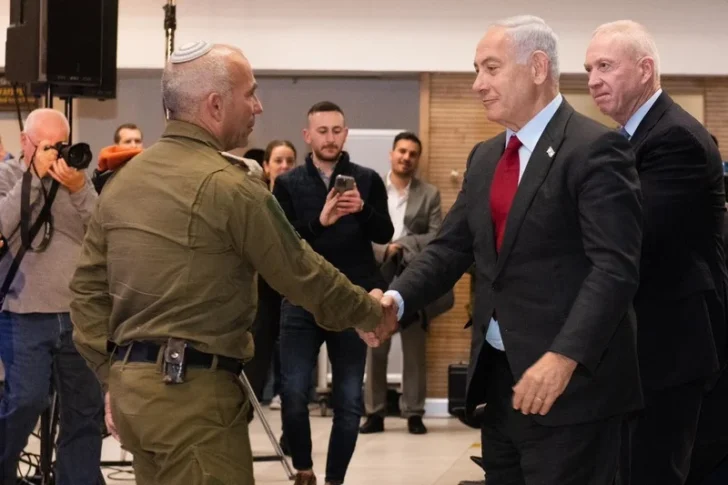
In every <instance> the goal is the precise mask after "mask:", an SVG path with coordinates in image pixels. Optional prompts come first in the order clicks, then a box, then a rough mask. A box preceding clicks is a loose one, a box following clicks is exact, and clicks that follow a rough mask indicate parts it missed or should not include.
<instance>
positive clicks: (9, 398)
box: [0, 312, 104, 485]
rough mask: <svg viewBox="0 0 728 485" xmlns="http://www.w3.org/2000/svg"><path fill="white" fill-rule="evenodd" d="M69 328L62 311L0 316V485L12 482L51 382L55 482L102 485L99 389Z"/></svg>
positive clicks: (101, 400)
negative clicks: (0, 387) (55, 401)
mask: <svg viewBox="0 0 728 485" xmlns="http://www.w3.org/2000/svg"><path fill="white" fill-rule="evenodd" d="M72 330H73V326H72V324H71V319H70V317H69V315H68V313H31V314H17V313H9V312H2V313H0V359H1V360H2V362H3V365H4V367H5V389H4V393H3V396H2V399H0V484H3V485H5V484H15V474H16V470H17V464H18V458H19V457H20V453H21V452H22V451H23V449H24V448H25V446H26V445H27V443H28V437H29V436H30V433H31V432H32V430H33V428H34V427H35V425H36V423H37V422H38V417H39V415H40V414H41V413H42V412H43V410H45V409H46V407H47V406H48V404H49V391H50V386H51V379H54V381H53V382H54V386H55V389H56V390H57V391H58V397H59V402H60V413H59V418H60V430H59V433H58V437H57V442H56V446H57V449H56V453H57V461H56V467H55V478H56V482H55V483H56V484H57V485H96V484H98V483H104V482H103V478H102V477H101V472H100V469H99V462H100V460H101V424H102V422H103V416H104V402H103V397H102V391H101V386H100V385H99V382H98V380H97V379H96V376H95V375H94V373H93V372H92V371H91V369H90V368H89V367H88V366H87V365H86V362H85V361H84V360H83V358H82V357H81V355H80V354H79V353H78V351H77V350H76V347H75V346H74V345H73V341H72V339H71V334H72Z"/></svg>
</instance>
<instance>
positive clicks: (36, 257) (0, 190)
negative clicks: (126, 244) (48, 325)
mask: <svg viewBox="0 0 728 485" xmlns="http://www.w3.org/2000/svg"><path fill="white" fill-rule="evenodd" d="M26 170H27V166H26V165H25V162H23V161H22V160H8V161H6V162H3V163H0V233H1V234H2V235H3V236H5V238H6V239H7V238H10V240H9V246H10V252H9V253H8V254H6V255H5V257H4V258H3V259H2V261H0V286H1V285H2V283H3V282H4V281H5V276H6V275H7V273H8V269H9V268H10V263H11V262H12V259H13V256H14V255H15V254H17V252H18V249H19V248H20V230H19V229H18V230H17V231H16V232H15V234H14V235H13V236H12V238H11V237H10V236H11V234H12V233H13V232H14V231H15V230H16V228H17V227H18V226H19V225H20V193H21V187H22V179H23V173H25V171H26ZM86 178H87V180H86V185H85V186H84V188H83V189H81V190H79V191H78V192H76V193H75V194H71V193H70V192H69V191H68V189H67V188H66V187H64V186H62V185H61V186H60V187H59V188H58V193H57V194H56V198H55V201H54V202H53V206H52V208H51V214H52V215H53V237H52V238H51V241H50V244H49V245H48V247H47V248H46V250H45V251H43V252H40V253H37V252H32V251H27V252H26V253H25V257H24V258H23V261H22V263H21V264H20V269H19V270H18V272H17V274H16V275H15V280H14V281H13V284H12V286H10V290H9V291H8V295H7V297H6V298H5V304H4V305H3V308H2V309H3V310H4V311H10V312H13V313H65V312H68V311H69V306H70V304H71V290H70V289H69V288H68V285H69V283H70V281H71V277H72V276H73V273H74V271H75V269H76V263H77V261H78V258H79V255H80V251H81V243H82V242H83V238H84V234H85V231H86V224H87V223H88V221H89V218H90V217H91V214H92V212H93V210H94V208H95V206H96V199H97V195H96V191H95V190H94V188H93V184H92V183H91V181H90V179H89V178H88V176H87V177H86ZM52 182H53V179H52V178H51V177H50V176H48V177H45V178H44V179H43V186H44V187H45V189H46V192H49V191H50V187H51V184H52ZM30 202H31V207H32V214H33V218H32V222H31V224H32V223H33V222H35V221H36V219H37V218H38V214H40V210H41V208H42V207H43V204H44V202H45V199H44V197H43V193H42V190H41V181H40V179H38V177H37V176H33V181H32V183H31V193H30ZM43 232H44V230H43V229H42V228H41V230H40V231H39V232H38V235H37V236H36V238H35V240H34V241H33V247H37V246H38V244H40V242H41V241H42V240H43Z"/></svg>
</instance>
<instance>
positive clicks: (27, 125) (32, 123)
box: [23, 108, 71, 143]
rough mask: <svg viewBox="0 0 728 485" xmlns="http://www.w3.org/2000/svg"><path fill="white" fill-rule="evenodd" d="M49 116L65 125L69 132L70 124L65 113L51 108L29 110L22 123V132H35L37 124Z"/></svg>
mask: <svg viewBox="0 0 728 485" xmlns="http://www.w3.org/2000/svg"><path fill="white" fill-rule="evenodd" d="M49 118H56V119H57V120H58V121H60V122H61V123H62V124H63V125H64V126H65V128H66V133H70V132H71V125H70V124H69V123H68V118H66V115H64V114H63V113H61V112H60V111H57V110H55V109H51V108H38V109H34V110H33V111H31V112H30V114H29V115H28V117H27V118H25V122H24V123H23V132H24V133H35V131H36V130H37V127H38V125H40V124H43V122H44V121H47V120H48V119H49ZM35 142H36V143H38V142H40V140H35Z"/></svg>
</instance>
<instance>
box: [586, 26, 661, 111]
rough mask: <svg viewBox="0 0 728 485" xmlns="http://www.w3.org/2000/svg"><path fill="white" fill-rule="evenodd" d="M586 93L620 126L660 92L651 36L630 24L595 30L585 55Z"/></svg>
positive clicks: (640, 27)
mask: <svg viewBox="0 0 728 485" xmlns="http://www.w3.org/2000/svg"><path fill="white" fill-rule="evenodd" d="M584 68H585V69H586V71H587V73H588V74H589V92H590V93H591V95H592V97H593V98H594V101H595V102H596V104H597V106H598V107H599V109H600V110H601V111H602V113H604V114H605V115H607V116H609V117H610V118H612V119H613V120H615V121H616V122H617V123H619V124H620V125H625V124H626V123H627V122H628V121H629V119H630V118H631V117H632V115H633V114H634V113H635V112H636V111H637V110H638V109H639V108H640V107H641V106H642V105H643V104H644V103H645V102H646V101H647V100H648V99H650V97H651V96H652V95H653V94H654V93H655V92H657V90H658V89H660V60H659V55H658V53H657V47H656V46H655V41H654V39H653V38H652V36H651V35H650V34H649V32H647V29H645V27H644V26H642V25H640V24H638V23H637V22H633V21H631V20H620V21H617V22H610V23H607V24H604V25H601V26H600V27H598V28H597V29H596V30H595V31H594V34H593V36H592V39H591V42H590V43H589V47H588V48H587V51H586V59H585V62H584Z"/></svg>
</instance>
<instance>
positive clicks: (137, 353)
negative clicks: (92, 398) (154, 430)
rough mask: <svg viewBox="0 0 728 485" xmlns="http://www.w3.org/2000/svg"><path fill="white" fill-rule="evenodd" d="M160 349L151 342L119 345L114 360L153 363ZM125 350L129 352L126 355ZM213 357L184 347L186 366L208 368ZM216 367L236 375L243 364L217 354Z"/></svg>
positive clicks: (160, 347)
mask: <svg viewBox="0 0 728 485" xmlns="http://www.w3.org/2000/svg"><path fill="white" fill-rule="evenodd" d="M129 347H131V350H129ZM161 350H162V346H161V345H158V344H155V343H152V342H133V343H131V344H128V345H119V346H118V347H116V350H115V351H114V358H115V359H116V360H124V358H126V360H127V362H149V363H155V362H157V357H158V356H159V352H160V351H161ZM127 352H128V353H129V355H128V357H127ZM214 357H215V356H214V355H213V354H207V353H205V352H200V351H199V350H195V349H193V348H192V347H187V348H186V349H185V361H186V363H187V366H188V367H203V368H207V369H209V368H210V367H212V361H213V359H214ZM217 368H218V369H222V370H226V371H228V372H232V373H233V374H235V375H238V374H240V372H241V371H242V370H243V364H241V363H240V362H239V361H237V360H235V359H233V358H231V357H225V356H222V355H218V356H217Z"/></svg>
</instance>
